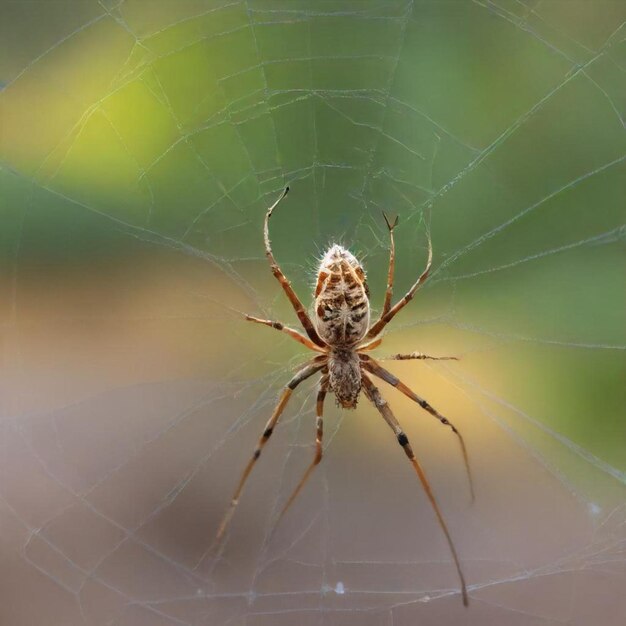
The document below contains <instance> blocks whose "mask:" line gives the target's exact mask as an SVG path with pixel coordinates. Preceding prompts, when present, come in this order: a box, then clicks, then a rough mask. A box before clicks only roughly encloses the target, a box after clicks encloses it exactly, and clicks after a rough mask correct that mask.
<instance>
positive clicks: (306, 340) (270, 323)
mask: <svg viewBox="0 0 626 626" xmlns="http://www.w3.org/2000/svg"><path fill="white" fill-rule="evenodd" d="M244 317H245V318H246V319H247V320H248V321H249V322H256V323H257V324H264V325H265V326H269V327H270V328H275V329H276V330H279V331H281V332H283V333H285V334H287V335H289V336H290V337H291V338H292V339H295V340H296V341H297V342H298V343H301V344H302V345H303V346H306V347H307V348H309V349H310V350H315V352H323V353H326V350H324V349H323V348H320V347H319V346H316V345H315V344H314V343H313V342H312V341H311V340H310V339H309V338H308V337H305V336H304V335H302V334H301V333H299V332H298V331H297V330H294V329H293V328H289V326H285V325H284V324H283V323H282V322H273V321H272V320H262V319H259V318H258V317H253V316H252V315H248V314H247V313H246V314H244Z"/></svg>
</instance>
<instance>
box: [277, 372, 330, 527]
mask: <svg viewBox="0 0 626 626" xmlns="http://www.w3.org/2000/svg"><path fill="white" fill-rule="evenodd" d="M327 392H328V378H326V377H325V378H323V379H322V380H321V382H320V388H319V391H318V392H317V418H316V420H315V428H316V437H315V456H314V457H313V461H312V462H311V464H310V465H309V467H308V468H307V470H306V472H305V473H304V476H302V479H301V480H300V482H299V483H298V486H297V487H296V488H295V489H294V490H293V493H292V494H291V495H290V496H289V500H287V503H286V504H285V506H284V507H283V510H282V511H281V512H280V515H279V516H278V520H277V521H276V523H277V524H278V523H279V522H280V520H281V519H282V517H283V515H284V514H285V513H286V512H287V509H288V508H289V507H290V506H291V505H292V504H293V501H294V500H295V499H296V498H297V497H298V494H299V493H300V491H301V490H302V487H304V484H305V483H306V481H307V480H308V479H309V477H310V476H311V474H312V473H313V470H314V469H315V468H316V466H317V465H318V464H319V462H320V461H321V460H322V438H323V436H324V399H325V398H326V393H327Z"/></svg>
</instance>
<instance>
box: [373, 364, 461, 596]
mask: <svg viewBox="0 0 626 626" xmlns="http://www.w3.org/2000/svg"><path fill="white" fill-rule="evenodd" d="M363 388H364V390H365V395H366V396H367V397H368V399H369V400H370V401H371V402H372V404H373V405H374V406H375V407H376V409H377V410H378V412H379V413H380V414H381V415H382V416H383V419H384V420H385V421H386V422H387V424H389V426H390V427H391V429H392V430H393V432H394V433H395V435H396V439H397V440H398V443H399V444H400V445H401V446H402V449H403V450H404V452H405V454H406V456H407V457H408V459H409V461H410V462H411V465H412V466H413V469H414V470H415V473H416V474H417V476H418V478H419V479H420V482H421V483H422V487H423V488H424V491H425V492H426V495H427V496H428V499H429V500H430V504H431V506H432V508H433V510H434V512H435V515H436V516H437V520H438V521H439V526H440V527H441V530H442V531H443V534H444V535H445V537H446V540H447V541H448V546H449V548H450V552H451V553H452V558H453V559H454V564H455V565H456V571H457V572H458V574H459V578H460V580H461V593H462V596H463V604H464V605H465V606H468V604H469V599H468V596H467V587H466V585H465V577H464V576H463V570H462V569H461V563H460V561H459V557H458V555H457V553H456V548H455V547H454V542H453V541H452V537H451V535H450V531H449V530H448V526H447V525H446V522H445V520H444V519H443V514H442V513H441V510H440V509H439V505H438V504H437V501H436V500H435V495H434V494H433V491H432V489H431V487H430V483H429V482H428V478H427V477H426V474H425V473H424V470H423V469H422V466H421V465H420V464H419V461H418V460H417V458H416V457H415V453H414V452H413V449H412V448H411V444H409V439H408V437H407V436H406V434H405V433H404V431H403V430H402V427H401V426H400V423H399V422H398V420H397V419H396V417H395V416H394V414H393V413H392V412H391V409H390V408H389V404H388V403H387V400H385V399H384V398H383V397H382V395H381V393H380V391H379V390H378V387H376V386H375V385H374V383H373V382H372V381H371V380H370V379H369V377H368V376H367V375H366V374H365V373H363Z"/></svg>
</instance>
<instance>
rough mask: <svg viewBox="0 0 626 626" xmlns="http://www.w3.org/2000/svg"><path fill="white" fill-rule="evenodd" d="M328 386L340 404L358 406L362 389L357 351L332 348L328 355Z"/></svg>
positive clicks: (347, 406) (346, 407) (345, 406)
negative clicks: (357, 402)
mask: <svg viewBox="0 0 626 626" xmlns="http://www.w3.org/2000/svg"><path fill="white" fill-rule="evenodd" d="M328 386H329V387H330V389H331V390H332V392H333V393H334V394H335V398H336V399H337V404H338V405H339V406H342V407H343V408H344V409H354V408H356V401H357V400H358V398H359V392H360V391H361V364H360V363H359V355H358V354H357V353H356V352H354V351H353V350H347V349H343V348H335V349H333V350H331V352H330V354H329V355H328Z"/></svg>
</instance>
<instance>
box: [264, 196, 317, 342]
mask: <svg viewBox="0 0 626 626" xmlns="http://www.w3.org/2000/svg"><path fill="white" fill-rule="evenodd" d="M288 191H289V187H285V190H284V191H283V193H282V194H281V196H280V198H278V200H276V202H274V204H272V206H271V207H270V208H269V209H268V210H267V213H266V214H265V222H264V224H263V240H264V242H265V256H266V257H267V260H268V261H269V263H270V268H271V270H272V274H274V276H275V277H276V279H277V280H278V282H279V283H280V285H281V287H282V288H283V291H284V292H285V294H287V297H288V298H289V301H290V302H291V305H292V306H293V308H294V310H295V312H296V315H297V316H298V319H299V320H300V323H301V324H302V327H303V328H304V330H305V331H306V334H307V335H308V336H309V338H310V339H311V341H312V342H313V343H315V344H317V345H318V346H320V347H322V348H323V347H325V346H326V344H325V343H324V341H323V340H322V338H321V337H320V336H319V335H318V334H317V331H316V330H315V326H313V322H312V321H311V318H310V317H309V316H308V314H307V312H306V310H305V308H304V306H303V305H302V302H300V299H299V298H298V296H297V295H296V292H295V291H294V290H293V288H292V286H291V283H290V282H289V281H288V280H287V277H286V276H285V275H284V274H283V272H282V270H281V269H280V267H279V265H278V263H277V262H276V259H275V258H274V254H273V252H272V244H271V243H270V232H269V221H270V217H271V216H272V211H273V210H274V209H275V208H276V207H277V206H278V203H279V202H280V201H281V200H282V199H283V198H284V197H285V196H286V195H287V193H288Z"/></svg>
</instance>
